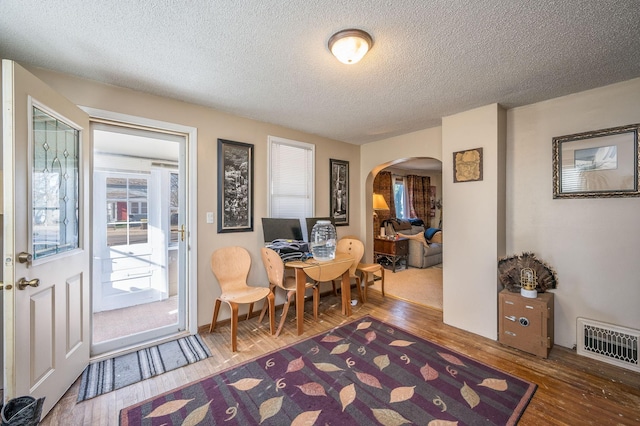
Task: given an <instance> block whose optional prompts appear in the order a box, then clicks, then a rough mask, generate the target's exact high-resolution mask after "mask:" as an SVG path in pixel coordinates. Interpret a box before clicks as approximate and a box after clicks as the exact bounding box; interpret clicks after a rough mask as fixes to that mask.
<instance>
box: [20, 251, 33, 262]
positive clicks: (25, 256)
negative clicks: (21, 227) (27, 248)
mask: <svg viewBox="0 0 640 426" xmlns="http://www.w3.org/2000/svg"><path fill="white" fill-rule="evenodd" d="M31 259H33V256H31V253H26V252H24V251H23V252H21V253H19V254H18V262H20V263H31Z"/></svg>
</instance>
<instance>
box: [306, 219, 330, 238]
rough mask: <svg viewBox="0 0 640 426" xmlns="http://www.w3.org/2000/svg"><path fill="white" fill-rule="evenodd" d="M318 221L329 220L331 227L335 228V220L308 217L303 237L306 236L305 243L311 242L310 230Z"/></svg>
mask: <svg viewBox="0 0 640 426" xmlns="http://www.w3.org/2000/svg"><path fill="white" fill-rule="evenodd" d="M319 220H329V221H331V224H332V225H333V226H336V220H335V219H334V218H332V217H308V218H306V221H305V222H306V227H307V229H306V230H305V231H306V232H305V235H306V236H307V239H306V240H305V241H306V242H311V230H312V229H313V225H315V224H316V222H317V221H319Z"/></svg>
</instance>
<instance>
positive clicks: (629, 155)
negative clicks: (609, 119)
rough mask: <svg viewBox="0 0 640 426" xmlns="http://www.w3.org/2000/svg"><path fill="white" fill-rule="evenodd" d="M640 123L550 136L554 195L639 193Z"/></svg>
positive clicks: (622, 194)
mask: <svg viewBox="0 0 640 426" xmlns="http://www.w3.org/2000/svg"><path fill="white" fill-rule="evenodd" d="M639 129H640V124H632V125H628V126H621V127H613V128H609V129H602V130H595V131H591V132H584V133H576V134H573V135H566V136H559V137H555V138H553V198H593V197H638V196H640V191H639V189H640V188H639V185H640V180H639V174H640V149H639V147H638V130H639Z"/></svg>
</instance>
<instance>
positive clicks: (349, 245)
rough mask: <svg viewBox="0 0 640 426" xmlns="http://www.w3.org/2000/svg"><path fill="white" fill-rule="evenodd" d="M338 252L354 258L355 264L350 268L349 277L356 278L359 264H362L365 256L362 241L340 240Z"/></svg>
mask: <svg viewBox="0 0 640 426" xmlns="http://www.w3.org/2000/svg"><path fill="white" fill-rule="evenodd" d="M336 252H337V253H346V254H348V255H349V256H351V257H353V259H354V260H353V264H352V265H351V267H349V275H351V276H354V275H355V274H356V269H357V268H358V263H360V260H361V259H362V256H363V255H364V244H363V243H362V241H360V240H358V239H355V238H341V239H340V240H338V245H337V246H336Z"/></svg>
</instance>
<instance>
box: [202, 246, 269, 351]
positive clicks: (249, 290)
mask: <svg viewBox="0 0 640 426" xmlns="http://www.w3.org/2000/svg"><path fill="white" fill-rule="evenodd" d="M249 269H251V256H250V255H249V252H248V251H247V250H246V249H244V248H242V247H237V246H235V247H224V248H221V249H218V250H216V251H214V252H213V254H212V255H211V271H212V272H213V275H215V277H216V278H217V279H218V283H219V284H220V289H221V291H222V293H221V294H220V296H219V297H218V298H217V299H216V304H215V308H214V310H213V318H212V320H211V326H210V327H209V332H213V330H214V329H215V327H216V321H217V319H218V313H219V311H220V303H221V302H225V303H227V304H228V305H229V308H231V350H232V351H233V352H236V351H237V349H238V347H237V337H238V336H237V335H238V306H239V305H242V304H248V305H249V313H248V314H247V319H249V317H250V316H251V313H252V312H253V304H254V303H255V302H259V301H260V300H264V299H266V300H265V302H264V303H265V304H266V303H268V304H269V328H270V331H271V334H273V330H274V328H275V320H274V318H273V310H274V296H273V292H272V291H271V290H270V289H268V288H266V287H252V286H249V285H248V284H247V277H248V275H249Z"/></svg>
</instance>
